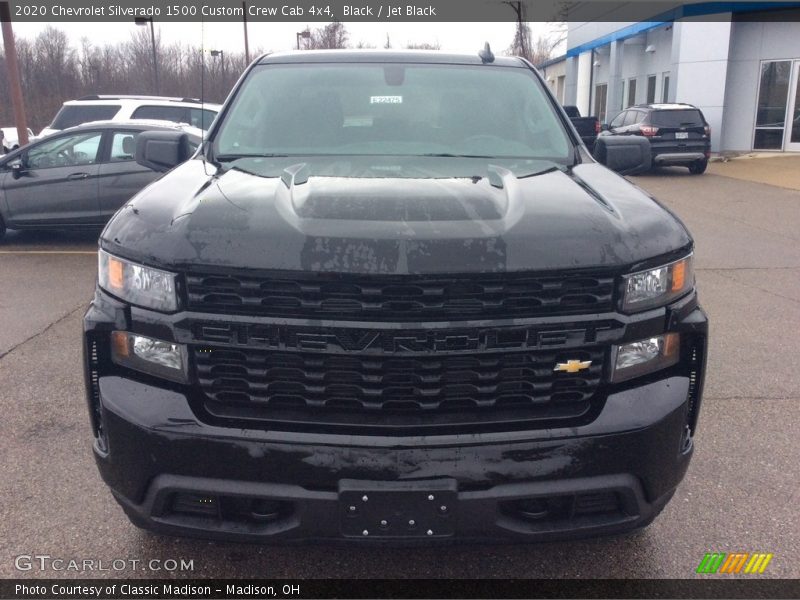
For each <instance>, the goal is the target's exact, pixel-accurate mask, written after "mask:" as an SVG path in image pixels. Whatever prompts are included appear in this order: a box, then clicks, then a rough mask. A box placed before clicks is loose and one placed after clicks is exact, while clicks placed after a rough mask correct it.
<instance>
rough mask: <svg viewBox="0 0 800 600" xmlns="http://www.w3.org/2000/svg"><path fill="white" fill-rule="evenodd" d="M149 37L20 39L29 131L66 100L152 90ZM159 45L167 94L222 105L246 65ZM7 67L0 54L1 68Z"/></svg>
mask: <svg viewBox="0 0 800 600" xmlns="http://www.w3.org/2000/svg"><path fill="white" fill-rule="evenodd" d="M149 36H150V32H149V28H148V30H144V29H140V30H137V31H136V32H135V33H134V35H133V36H132V37H131V39H130V40H128V41H123V42H119V43H116V44H109V45H105V46H95V45H94V44H93V43H92V42H91V41H90V39H86V38H84V39H82V40H81V41H80V42H79V43H78V44H77V45H76V47H73V46H71V45H70V43H69V39H68V37H67V36H66V34H65V33H64V32H63V31H61V30H58V29H56V28H53V27H48V28H47V29H45V30H44V31H43V32H42V33H41V34H40V35H39V36H36V37H35V38H34V39H32V40H31V39H26V38H22V37H18V38H17V39H16V44H17V59H18V61H19V66H20V76H21V80H22V81H21V83H22V93H23V98H24V101H25V104H26V106H27V107H28V117H29V121H30V126H31V128H32V129H34V130H37V131H38V130H39V129H41V128H42V127H44V126H45V125H47V124H48V123H50V122H51V120H52V119H53V115H55V113H56V112H57V111H58V109H59V108H60V107H61V104H62V103H63V102H64V101H65V100H73V99H75V98H80V97H81V96H85V95H87V94H146V93H150V92H152V81H153V78H152V73H153V51H152V46H151V42H150V37H149ZM339 40H340V42H341V35H340V37H339ZM156 42H157V47H156V49H157V53H156V55H157V59H158V71H159V74H160V76H161V77H160V79H161V93H162V94H164V95H166V96H178V97H192V98H200V97H202V98H204V99H205V100H206V101H208V102H221V101H222V100H224V99H225V97H226V96H227V94H228V92H229V91H230V89H231V87H232V86H233V84H234V83H235V82H236V80H237V79H238V78H239V75H240V74H241V73H242V71H243V70H244V69H245V67H246V66H247V65H246V62H245V57H244V55H243V54H239V53H235V52H226V53H225V55H224V66H223V62H222V60H221V59H222V57H219V58H217V59H211V58H210V57H209V56H208V55H207V54H204V53H203V52H201V49H200V48H198V47H195V46H189V45H182V44H181V43H174V44H164V43H162V42H161V40H160V39H159V38H158V36H156ZM4 63H5V57H4V56H3V55H2V54H1V53H0V70H2V69H3V68H4V67H5V65H4ZM13 120H14V116H13V114H12V112H11V102H10V98H9V92H8V86H3V85H0V124H2V125H3V126H6V125H7V124H9V123H12V122H13Z"/></svg>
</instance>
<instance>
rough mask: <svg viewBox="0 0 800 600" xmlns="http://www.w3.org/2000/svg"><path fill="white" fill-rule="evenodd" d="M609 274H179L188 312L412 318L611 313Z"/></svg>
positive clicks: (377, 318)
mask: <svg viewBox="0 0 800 600" xmlns="http://www.w3.org/2000/svg"><path fill="white" fill-rule="evenodd" d="M613 292H614V277H613V275H609V274H607V273H575V274H569V275H564V276H560V277H554V276H552V275H549V276H534V275H530V274H527V273H485V274H477V275H448V276H427V275H403V276H399V275H350V274H329V273H302V274H298V275H293V276H292V279H288V278H287V275H286V273H285V272H284V273H280V272H277V273H265V274H255V275H254V274H250V273H247V274H213V273H189V274H187V275H186V299H187V304H188V307H189V308H190V309H192V310H200V311H205V312H217V313H219V312H224V313H232V314H252V315H264V316H277V317H297V318H331V319H337V318H341V319H366V320H377V321H380V320H413V319H419V318H428V319H449V320H463V319H467V318H472V319H475V318H490V317H494V318H498V317H500V318H503V317H535V316H546V315H569V314H578V313H581V312H586V311H587V310H588V311H591V312H606V311H610V310H613Z"/></svg>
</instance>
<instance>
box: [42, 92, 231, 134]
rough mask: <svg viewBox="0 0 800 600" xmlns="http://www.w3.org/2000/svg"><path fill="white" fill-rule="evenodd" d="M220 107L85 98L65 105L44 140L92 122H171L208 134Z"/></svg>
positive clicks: (174, 100) (160, 99) (134, 98)
mask: <svg viewBox="0 0 800 600" xmlns="http://www.w3.org/2000/svg"><path fill="white" fill-rule="evenodd" d="M219 109H220V105H219V104H211V103H209V102H201V101H200V100H197V99H194V98H168V97H164V96H84V97H83V98H80V99H78V100H69V101H67V102H64V104H63V106H62V107H61V110H59V111H58V113H57V114H56V116H55V118H54V119H53V122H52V123H50V125H48V126H47V127H45V128H44V129H43V130H42V131H41V133H39V136H40V137H43V136H47V135H52V134H53V133H55V132H56V131H61V130H62V129H67V128H69V127H75V126H76V125H81V124H83V123H89V122H92V121H131V120H137V119H143V120H148V121H153V120H159V121H171V122H173V123H185V124H187V125H191V126H192V127H196V128H198V129H203V130H206V129H208V128H209V126H210V125H211V123H212V121H213V120H214V117H216V116H217V113H218V112H219Z"/></svg>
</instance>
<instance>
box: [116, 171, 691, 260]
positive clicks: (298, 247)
mask: <svg viewBox="0 0 800 600" xmlns="http://www.w3.org/2000/svg"><path fill="white" fill-rule="evenodd" d="M487 173H488V174H486V175H485V176H476V177H453V178H407V177H402V178H401V177H380V178H376V177H364V178H353V177H334V176H313V175H308V172H307V169H306V168H305V167H304V166H303V165H295V166H292V167H290V168H288V169H287V170H286V171H284V173H283V175H282V176H281V177H262V176H258V175H253V174H250V173H247V172H244V171H240V170H238V169H228V170H226V171H222V170H218V169H217V168H215V167H214V166H213V165H211V164H210V163H207V162H205V161H203V160H201V159H195V160H190V161H188V162H187V163H185V164H183V165H181V166H180V167H178V168H176V169H175V170H173V171H172V172H170V173H169V174H167V175H166V176H164V177H163V178H161V179H160V180H158V181H156V182H155V183H153V184H151V185H150V186H148V187H147V188H145V189H144V190H143V191H142V192H140V193H139V194H138V195H137V196H136V197H134V198H133V199H132V200H131V201H130V202H128V203H127V204H126V205H125V206H124V207H123V208H122V209H120V211H119V212H118V213H117V214H116V215H115V216H114V218H113V219H112V220H111V221H110V223H109V224H108V226H107V227H106V229H105V230H104V232H103V234H102V236H101V245H102V246H103V247H104V248H105V249H106V250H108V251H110V252H113V253H116V254H120V255H122V256H125V257H127V258H130V259H132V260H138V261H141V262H144V263H147V264H151V265H154V266H162V267H166V268H171V269H177V270H181V269H182V268H183V267H184V266H189V265H191V266H192V267H195V268H196V267H197V266H199V265H203V266H208V267H212V268H220V269H224V268H230V267H235V268H248V269H278V270H303V271H328V272H342V273H345V272H347V273H384V274H406V273H415V274H424V273H446V272H447V273H456V272H473V273H474V272H502V271H521V270H535V271H540V270H551V269H581V268H592V267H608V268H612V267H622V266H632V265H635V264H637V263H640V262H642V261H645V260H647V259H650V258H654V257H657V256H660V255H665V254H669V253H671V252H675V251H678V250H680V249H683V248H688V247H690V246H691V243H692V241H691V238H690V236H689V234H688V233H687V231H686V229H685V227H684V226H683V224H682V223H681V222H680V221H679V220H678V219H677V218H676V217H675V216H674V215H672V214H671V213H670V212H668V211H667V210H666V209H665V208H664V207H662V206H661V205H660V204H658V203H657V202H656V201H654V200H653V199H652V198H651V197H649V196H648V195H647V194H646V193H645V192H643V191H642V190H640V189H639V188H637V187H635V186H633V185H632V184H630V183H629V182H628V181H626V180H625V179H623V178H622V177H620V176H618V175H616V174H615V173H612V172H611V171H608V170H607V169H606V168H605V167H602V166H601V165H598V164H582V165H578V166H576V167H575V168H574V169H572V170H571V172H567V171H565V170H561V169H555V168H554V169H550V170H547V171H545V172H542V173H540V174H537V175H532V176H528V177H521V178H518V177H516V176H514V175H513V174H512V173H511V172H509V171H507V170H505V169H503V168H500V167H491V166H490V167H488V172H487Z"/></svg>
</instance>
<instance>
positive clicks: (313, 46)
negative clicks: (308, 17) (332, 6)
mask: <svg viewBox="0 0 800 600" xmlns="http://www.w3.org/2000/svg"><path fill="white" fill-rule="evenodd" d="M347 38H348V34H347V29H346V28H345V26H344V25H343V24H342V23H340V22H338V21H334V22H333V23H328V24H327V25H325V27H320V28H318V29H315V30H314V31H312V32H311V37H309V38H308V44H307V46H306V47H307V48H308V49H309V50H330V49H335V48H346V47H347Z"/></svg>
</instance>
